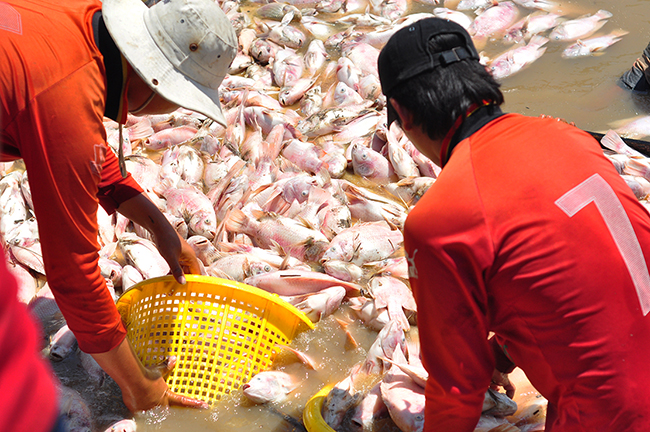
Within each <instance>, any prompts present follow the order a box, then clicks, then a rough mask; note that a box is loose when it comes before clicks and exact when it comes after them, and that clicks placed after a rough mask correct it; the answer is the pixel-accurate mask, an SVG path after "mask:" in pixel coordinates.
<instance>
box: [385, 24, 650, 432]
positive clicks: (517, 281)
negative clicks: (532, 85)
mask: <svg viewBox="0 0 650 432" xmlns="http://www.w3.org/2000/svg"><path fill="white" fill-rule="evenodd" d="M378 66H379V75H380V81H381V84H382V90H383V92H384V94H385V95H386V98H387V101H388V103H389V106H388V116H389V118H388V121H389V124H390V123H391V122H392V121H393V120H397V121H398V123H399V125H400V126H401V128H402V130H403V131H404V133H405V134H406V136H407V137H408V138H409V139H410V140H411V141H412V142H413V143H414V144H415V146H416V147H417V148H418V149H419V150H420V151H421V152H422V153H424V154H425V155H427V156H428V157H429V158H431V159H432V161H433V162H435V163H438V164H440V165H441V166H442V171H441V173H440V175H439V176H438V178H437V180H436V182H435V183H434V184H433V185H432V186H431V188H430V189H429V190H428V191H427V192H426V194H425V195H424V196H423V197H422V198H421V199H420V201H419V202H418V203H417V204H416V206H415V207H414V208H413V210H412V211H411V212H410V214H409V216H408V218H407V220H406V224H405V228H404V243H405V249H406V253H407V258H408V261H409V263H410V264H409V278H410V282H411V286H412V289H413V292H414V295H415V298H416V301H417V304H418V309H419V311H420V312H419V314H418V328H419V335H420V340H421V347H422V348H421V349H422V359H423V364H424V366H425V367H426V369H427V371H428V372H429V379H428V381H427V385H426V389H425V395H426V407H425V422H424V430H425V431H427V432H428V431H435V432H447V431H449V432H452V431H453V432H470V431H473V430H474V428H475V426H476V424H477V421H478V419H479V416H480V414H481V408H482V402H483V398H484V393H485V390H486V388H488V387H489V386H490V385H491V382H492V381H494V380H495V379H496V380H497V381H498V382H499V383H501V384H503V385H505V386H506V389H507V390H509V392H512V390H513V388H512V386H511V385H509V383H508V382H507V379H498V378H499V377H500V376H501V374H500V372H508V371H509V370H511V368H512V366H513V364H516V365H517V366H519V367H521V368H522V369H523V370H524V371H525V373H526V375H527V376H528V378H529V379H530V381H531V383H532V384H533V385H534V386H535V388H536V389H537V390H538V391H539V392H540V393H541V394H542V395H543V396H544V397H545V398H546V399H548V411H547V420H546V431H547V432H558V431H561V432H578V431H580V432H582V431H589V432H595V431H603V432H604V431H607V432H623V431H634V432H641V431H648V430H650V390H649V389H650V369H649V368H648V366H647V362H648V359H650V343H648V342H649V341H650V317H649V316H648V312H649V311H650V274H649V273H648V258H650V217H649V215H648V212H647V211H646V210H645V208H644V207H643V206H642V205H641V204H640V203H639V202H638V200H637V199H636V198H635V196H634V195H633V193H632V191H631V189H630V188H629V187H628V186H627V184H626V183H625V181H624V180H623V179H622V178H621V177H620V175H619V174H618V173H617V171H616V170H615V168H614V166H613V164H612V163H611V162H610V161H609V160H608V159H607V158H606V157H605V156H604V154H603V152H602V150H601V148H600V146H599V143H598V142H597V141H596V140H595V139H593V138H592V137H591V136H590V135H589V134H587V133H586V132H583V131H581V130H579V129H577V128H576V127H574V126H572V125H569V124H566V122H560V121H556V120H555V119H551V118H534V117H527V116H523V115H519V114H506V113H503V112H502V111H501V109H500V108H499V106H500V105H501V104H502V103H503V95H502V94H501V91H500V90H499V84H498V83H497V82H496V81H495V80H494V78H493V77H492V76H491V75H490V73H489V72H488V71H487V70H486V68H485V67H484V66H483V65H481V64H480V62H479V56H478V53H477V52H476V49H475V47H474V45H473V43H472V40H471V38H470V36H469V35H468V34H467V32H466V31H465V30H464V29H463V28H462V27H461V26H459V25H457V24H455V23H453V22H449V21H445V20H442V19H438V18H430V19H424V20H420V21H418V22H416V23H414V24H412V25H410V26H407V27H404V28H403V29H401V30H399V31H398V32H396V33H395V34H394V35H393V36H392V38H391V39H390V40H389V41H388V43H387V44H386V45H385V47H384V48H383V49H382V51H381V53H380V55H379V59H378ZM490 332H494V334H495V336H494V338H492V339H491V340H488V335H489V333H490ZM497 343H498V345H499V346H498V347H497V349H496V350H495V344H497ZM495 352H496V353H497V354H498V355H495ZM499 359H500V360H501V361H498V360H499ZM503 359H506V360H509V361H510V362H512V364H510V365H508V363H509V362H508V361H505V362H504V361H503ZM495 367H496V369H497V370H496V372H495Z"/></svg>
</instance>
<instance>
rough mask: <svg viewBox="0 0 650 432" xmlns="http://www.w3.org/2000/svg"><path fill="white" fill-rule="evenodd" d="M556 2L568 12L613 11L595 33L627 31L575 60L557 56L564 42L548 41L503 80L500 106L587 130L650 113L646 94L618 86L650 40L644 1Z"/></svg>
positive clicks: (648, 22)
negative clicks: (525, 64) (598, 51)
mask: <svg viewBox="0 0 650 432" xmlns="http://www.w3.org/2000/svg"><path fill="white" fill-rule="evenodd" d="M560 4H561V5H562V6H563V7H564V8H566V9H567V10H571V11H572V12H571V14H572V16H573V15H574V14H575V13H576V12H577V13H580V12H579V11H581V10H582V11H583V12H584V13H590V14H591V13H594V12H596V11H597V10H598V9H605V10H607V11H609V12H611V13H612V14H613V15H614V16H613V17H612V18H610V19H609V21H608V22H607V24H605V26H603V28H602V29H601V30H600V31H599V32H598V34H601V33H602V34H604V33H609V32H611V31H612V30H615V29H623V30H626V31H628V32H629V34H627V35H626V36H624V37H623V39H622V40H621V41H620V42H618V43H616V44H614V45H612V46H610V47H609V48H607V49H606V50H605V51H604V53H603V54H602V55H599V56H593V57H585V58H577V59H563V58H562V57H561V56H560V54H561V53H562V50H563V49H564V48H565V47H566V46H567V45H568V44H567V43H558V42H549V43H548V44H547V46H548V49H547V50H546V53H545V54H544V55H543V56H542V57H541V58H540V59H538V60H537V61H536V62H535V63H533V64H532V65H531V66H530V67H529V68H528V69H526V70H524V71H522V72H520V73H519V74H516V75H513V76H511V77H508V78H506V79H504V80H503V87H502V90H503V91H504V96H505V100H506V103H505V105H504V107H503V108H504V110H505V111H508V112H517V113H521V114H526V115H533V116H537V115H540V114H546V115H551V116H553V117H560V118H564V119H566V120H568V121H573V122H575V124H576V126H578V127H580V128H582V129H586V130H591V131H605V130H607V129H608V128H610V127H611V126H612V123H614V122H616V121H620V120H625V119H629V118H631V117H634V116H637V115H647V114H648V113H650V105H648V103H647V101H644V98H642V97H638V96H634V95H631V94H630V93H628V92H625V91H623V90H622V89H620V88H619V87H618V86H617V85H616V81H617V79H618V78H619V77H620V75H621V74H622V73H623V72H625V71H626V70H627V69H628V68H629V67H630V66H631V65H632V64H633V63H634V61H635V60H636V58H637V57H639V55H640V54H641V52H642V51H643V49H644V48H645V47H646V45H647V44H648V42H650V37H649V36H650V33H649V32H648V30H649V29H650V16H649V15H648V13H647V12H648V6H647V2H644V1H641V0H620V1H606V0H590V1H585V0H581V1H570V2H560ZM573 11H576V12H573Z"/></svg>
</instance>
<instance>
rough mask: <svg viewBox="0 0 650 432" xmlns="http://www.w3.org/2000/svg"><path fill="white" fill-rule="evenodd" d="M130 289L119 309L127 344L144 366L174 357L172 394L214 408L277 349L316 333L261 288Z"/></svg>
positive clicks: (225, 283)
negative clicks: (306, 332) (302, 333)
mask: <svg viewBox="0 0 650 432" xmlns="http://www.w3.org/2000/svg"><path fill="white" fill-rule="evenodd" d="M185 277H186V279H187V284H185V285H181V284H179V283H177V282H176V281H175V280H174V278H173V277H172V276H164V277H159V278H154V279H148V280H146V281H143V282H140V283H139V284H136V285H134V286H133V287H132V288H131V289H130V290H128V291H127V292H126V293H124V294H123V295H122V296H121V297H120V298H119V300H118V301H117V308H118V310H119V312H120V314H121V316H122V320H123V321H124V323H125V326H126V328H127V337H128V338H129V340H130V341H131V344H132V345H133V347H134V349H135V352H136V354H137V355H138V357H139V358H140V360H141V361H142V363H143V364H144V365H145V366H155V365H159V364H161V363H162V362H164V361H165V360H166V359H167V358H168V357H170V356H176V357H177V362H176V366H175V367H174V368H173V369H172V371H171V372H170V373H169V375H168V376H166V378H165V379H166V381H167V385H168V386H169V387H170V389H171V390H172V391H173V392H176V393H179V394H182V395H185V396H189V397H194V398H196V399H200V400H203V401H205V402H207V403H209V404H211V405H212V404H213V403H214V402H216V401H217V400H219V399H221V398H222V396H223V395H226V394H229V393H231V392H232V391H234V390H236V389H237V388H239V386H240V385H242V384H244V383H246V382H247V381H248V380H249V379H250V378H251V377H252V376H253V375H255V374H256V373H258V372H260V371H262V370H265V369H268V368H269V367H270V366H271V363H272V361H273V357H274V356H275V354H276V350H277V348H276V347H275V345H276V343H280V344H288V343H289V342H291V340H292V339H293V337H294V336H295V334H296V333H297V332H299V331H301V330H305V329H308V328H313V327H314V325H313V324H312V322H311V321H310V320H309V318H307V316H306V315H305V314H303V313H302V312H301V311H299V310H298V309H296V308H295V307H293V306H292V305H290V304H289V303H287V302H285V301H284V300H282V299H280V298H279V297H278V296H277V295H275V294H270V293H268V292H266V291H264V290H261V289H259V288H255V287H252V286H249V285H245V284H243V283H239V282H234V281H231V280H227V279H221V278H215V277H210V276H197V275H186V276H185Z"/></svg>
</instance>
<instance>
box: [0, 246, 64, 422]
mask: <svg viewBox="0 0 650 432" xmlns="http://www.w3.org/2000/svg"><path fill="white" fill-rule="evenodd" d="M0 258H2V262H1V263H0V352H2V353H3V354H2V357H0V391H1V392H2V409H0V430H1V431H13V432H49V431H51V430H52V428H53V427H54V421H55V420H56V417H57V415H58V411H59V410H58V404H57V394H56V387H55V380H54V372H53V371H52V370H51V369H50V367H49V364H47V362H46V361H45V360H44V359H43V357H42V355H41V353H40V352H39V347H38V344H39V341H40V338H39V337H38V331H37V327H36V325H35V323H34V320H33V318H32V317H31V316H30V315H29V314H28V312H27V309H26V308H25V305H23V304H22V303H20V302H19V301H18V297H17V291H18V286H17V285H16V280H15V279H14V277H13V276H12V274H11V273H9V271H8V270H7V266H6V265H5V261H4V253H3V251H2V249H1V248H0Z"/></svg>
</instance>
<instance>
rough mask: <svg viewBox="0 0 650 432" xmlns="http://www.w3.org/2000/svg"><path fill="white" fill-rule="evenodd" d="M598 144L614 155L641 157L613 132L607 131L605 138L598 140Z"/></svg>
mask: <svg viewBox="0 0 650 432" xmlns="http://www.w3.org/2000/svg"><path fill="white" fill-rule="evenodd" d="M600 143H601V144H602V145H603V146H604V147H605V148H607V149H609V150H612V151H614V152H616V153H621V154H625V155H628V156H642V157H644V156H643V155H642V154H641V153H639V152H638V151H636V150H634V149H633V148H631V147H629V146H628V145H627V144H626V143H625V141H623V138H621V136H620V135H619V134H618V133H617V132H616V131H614V130H611V129H610V130H608V131H607V133H606V134H605V136H603V138H602V139H601V140H600Z"/></svg>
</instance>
